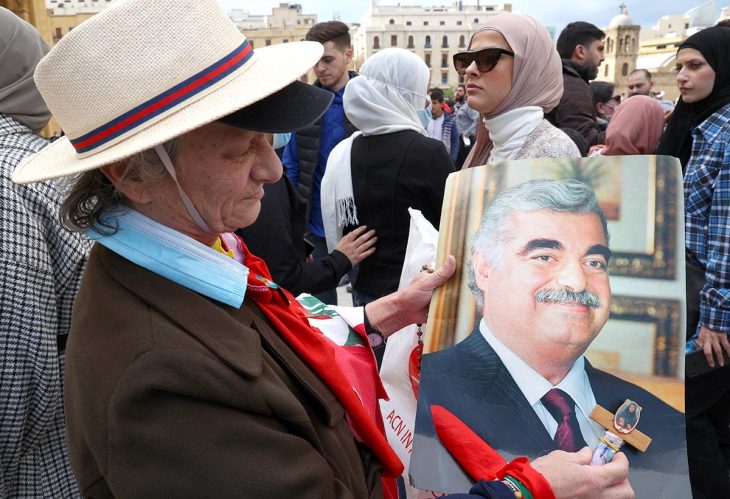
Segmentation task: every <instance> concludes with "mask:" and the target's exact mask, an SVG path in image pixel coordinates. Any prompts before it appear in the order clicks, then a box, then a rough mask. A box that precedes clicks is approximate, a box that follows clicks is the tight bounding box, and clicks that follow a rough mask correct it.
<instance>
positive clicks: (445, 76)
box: [441, 71, 449, 85]
mask: <svg viewBox="0 0 730 499" xmlns="http://www.w3.org/2000/svg"><path fill="white" fill-rule="evenodd" d="M448 83H449V73H447V72H446V71H444V72H443V73H441V84H442V85H448Z"/></svg>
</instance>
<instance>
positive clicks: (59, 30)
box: [56, 28, 63, 39]
mask: <svg viewBox="0 0 730 499" xmlns="http://www.w3.org/2000/svg"><path fill="white" fill-rule="evenodd" d="M62 36H63V31H62V30H61V28H56V38H59V39H60V38H61V37H62Z"/></svg>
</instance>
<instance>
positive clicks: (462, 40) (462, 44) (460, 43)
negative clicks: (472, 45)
mask: <svg viewBox="0 0 730 499" xmlns="http://www.w3.org/2000/svg"><path fill="white" fill-rule="evenodd" d="M464 41H465V39H464V35H461V36H459V48H460V49H463V48H464V47H466V43H464Z"/></svg>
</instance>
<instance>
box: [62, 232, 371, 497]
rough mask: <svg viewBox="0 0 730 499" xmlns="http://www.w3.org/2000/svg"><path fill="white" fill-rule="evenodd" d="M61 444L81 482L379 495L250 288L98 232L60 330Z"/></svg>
mask: <svg viewBox="0 0 730 499" xmlns="http://www.w3.org/2000/svg"><path fill="white" fill-rule="evenodd" d="M65 389H66V402H65V405H66V407H65V408H66V416H67V431H68V440H69V453H70V457H71V462H72V465H73V468H74V473H75V475H76V478H77V480H78V481H79V485H80V487H81V490H82V493H83V494H84V496H87V497H120V498H127V497H128V498H147V497H148V498H161V497H174V498H188V497H190V498H193V497H196V498H197V497H215V498H227V497H236V498H244V497H245V498H259V497H260V498H267V499H268V498H276V497H282V498H294V497H296V498H317V499H320V498H344V497H348V498H349V497H353V498H368V497H380V496H381V495H382V490H381V487H380V480H379V476H380V466H379V464H378V463H377V462H376V460H374V459H373V458H372V457H371V454H370V453H369V452H368V451H366V450H363V449H362V448H361V447H359V446H358V445H356V444H355V442H354V440H353V437H352V434H351V432H350V429H349V427H348V425H347V422H346V420H345V417H344V411H343V408H342V406H341V405H340V404H339V402H338V401H337V400H336V399H335V398H334V396H333V395H332V393H331V392H330V391H329V389H327V387H325V386H324V384H323V383H322V382H321V381H320V380H319V378H318V377H317V376H316V375H315V374H314V373H313V372H312V371H311V369H309V368H308V367H307V366H306V365H304V363H303V362H302V361H301V360H300V359H299V358H298V357H297V356H296V354H294V353H293V351H292V350H291V349H290V348H289V347H288V346H287V345H286V344H285V343H284V342H283V341H282V340H281V338H280V337H279V336H278V335H277V334H276V332H275V331H274V330H272V328H271V326H270V324H269V323H268V321H267V320H266V319H265V317H264V316H263V314H262V313H261V311H260V310H259V309H258V308H257V307H256V306H255V305H254V304H253V303H252V301H251V300H248V299H247V300H245V301H244V305H243V306H242V307H241V309H240V310H236V309H233V308H232V307H228V306H225V305H221V304H219V303H218V302H214V301H211V300H208V299H207V298H204V297H202V296H201V295H199V294H197V293H195V292H193V291H190V290H188V289H186V288H184V287H182V286H179V285H177V284H175V283H173V282H171V281H169V280H166V279H165V278H163V277H160V276H158V275H156V274H154V273H151V272H149V271H147V270H145V269H143V268H141V267H139V266H137V265H134V264H132V263H130V262H129V261H127V260H125V259H124V258H122V257H120V256H118V255H116V254H115V253H113V252H111V251H109V250H108V249H106V248H104V247H102V246H100V245H96V246H95V247H94V249H93V251H92V254H91V258H90V259H89V263H88V265H87V268H86V272H85V274H84V277H83V281H82V284H81V290H80V292H79V295H78V298H77V301H76V304H75V307H74V317H73V325H72V329H71V334H70V338H69V343H68V354H67V364H66V383H65Z"/></svg>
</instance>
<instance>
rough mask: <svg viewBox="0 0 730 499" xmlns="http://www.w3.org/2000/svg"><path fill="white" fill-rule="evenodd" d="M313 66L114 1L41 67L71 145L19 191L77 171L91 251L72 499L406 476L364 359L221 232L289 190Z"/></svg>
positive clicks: (198, 3) (378, 305)
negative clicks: (270, 193) (288, 142)
mask: <svg viewBox="0 0 730 499" xmlns="http://www.w3.org/2000/svg"><path fill="white" fill-rule="evenodd" d="M321 54H322V46H321V45H319V44H316V43H313V42H301V43H288V44H282V45H274V46H270V47H266V48H263V49H257V50H256V52H254V50H253V47H252V46H251V44H250V43H249V42H248V41H247V40H246V39H245V37H244V36H243V35H242V34H241V33H240V32H239V31H238V30H237V29H236V27H235V26H234V25H233V23H231V22H230V20H229V19H228V18H227V17H226V15H225V13H224V12H223V11H222V10H221V9H220V7H219V6H218V5H217V2H216V1H215V0H194V1H193V0H186V1H183V0H156V1H155V2H148V1H146V0H117V1H116V2H115V3H113V4H112V5H111V6H110V7H109V8H108V9H107V10H105V11H103V12H102V13H101V14H99V15H97V16H95V17H94V18H92V19H91V20H89V21H86V22H85V23H83V24H82V25H81V26H79V27H77V28H76V29H74V30H73V32H71V33H69V35H67V36H66V37H64V39H63V40H62V41H61V42H60V43H59V44H58V45H57V46H56V47H54V49H53V50H52V51H51V52H50V53H49V54H48V56H47V57H46V58H45V59H44V60H43V61H41V63H40V64H39V65H38V68H37V70H36V74H35V80H36V82H37V84H38V87H39V89H40V91H41V94H42V95H43V97H44V99H45V100H46V102H47V103H48V105H49V107H50V109H51V111H53V113H54V114H55V116H56V117H57V118H58V119H59V121H60V123H61V124H62V126H63V127H64V129H65V131H66V137H65V138H63V139H61V140H58V141H56V142H54V143H53V144H51V145H50V146H48V147H47V148H45V149H43V150H42V151H40V152H39V153H38V154H36V155H34V156H32V157H30V158H29V159H27V160H25V161H24V162H22V163H21V164H20V165H19V166H18V168H17V169H16V170H15V172H14V173H13V180H15V181H16V182H20V183H27V182H34V181H39V180H43V179H46V178H51V177H58V176H63V175H74V174H75V175H77V176H76V178H75V180H74V185H73V187H72V189H71V191H70V194H69V196H68V198H67V200H66V202H65V205H64V207H63V210H62V211H63V213H62V216H63V220H64V221H65V223H66V224H67V225H68V226H69V227H71V228H73V229H75V230H82V231H85V232H86V233H87V234H89V235H90V236H92V237H93V238H94V239H95V240H96V244H95V246H94V248H93V249H92V252H91V255H90V257H89V262H88V265H87V268H86V270H85V274H84V278H83V281H82V284H81V289H80V291H79V295H78V299H77V301H76V303H75V308H74V317H73V324H72V333H71V335H70V340H69V344H68V363H67V376H66V385H65V388H66V401H65V408H66V414H67V433H68V440H69V453H70V457H71V462H72V465H73V468H74V472H75V474H76V477H77V479H78V482H79V485H80V487H81V491H82V493H83V494H84V495H85V496H90V497H135V498H140V497H154V498H157V497H165V496H168V497H247V498H251V497H267V498H268V497H313V498H322V497H358V498H360V497H381V496H383V495H384V493H385V492H384V489H383V487H382V486H381V480H380V477H381V475H383V476H390V477H393V476H396V475H397V474H398V473H400V472H401V470H402V465H401V463H400V462H399V461H398V458H397V457H396V455H395V453H394V452H393V451H392V449H391V448H390V447H389V446H388V444H387V442H386V440H385V438H384V436H383V433H382V420H378V412H377V405H376V398H377V397H378V396H382V395H383V390H382V386H381V385H380V381H379V378H378V377H377V372H376V370H375V364H374V358H373V356H372V353H371V352H369V351H368V350H366V349H363V348H360V350H359V351H364V352H365V353H366V354H365V355H359V356H358V355H351V356H349V357H348V355H346V354H345V353H344V350H345V349H344V348H340V347H336V346H335V344H334V343H332V342H330V341H329V340H328V339H327V338H325V337H324V336H323V335H322V334H321V333H320V332H319V330H317V329H313V328H312V327H311V326H310V325H309V323H308V322H307V313H306V312H305V310H304V309H303V308H302V307H301V306H300V305H299V304H298V303H297V301H296V300H295V299H294V298H293V297H292V296H291V294H289V293H288V292H286V291H284V290H282V289H281V288H279V287H278V286H277V285H276V284H275V283H273V282H272V281H271V280H270V278H269V274H268V270H267V269H266V266H265V265H264V264H263V262H262V261H261V260H260V259H259V258H257V257H256V256H254V255H252V254H250V253H249V252H248V250H247V248H246V245H245V243H244V242H243V241H242V240H241V239H239V238H237V237H236V236H235V235H234V234H233V231H234V230H235V229H238V228H241V227H244V226H246V225H247V224H250V223H251V222H252V221H253V220H254V219H255V218H256V216H257V214H258V212H259V208H260V199H261V196H262V194H263V189H262V185H263V184H264V183H267V182H273V181H275V180H276V179H277V178H279V176H280V175H281V164H280V163H279V161H278V159H277V157H276V155H275V153H274V150H273V149H272V147H271V145H270V144H269V140H268V134H269V133H271V132H282V131H290V130H295V129H297V128H298V127H301V126H303V125H306V124H308V123H310V122H312V121H314V120H315V119H316V118H318V117H319V116H320V115H321V114H322V113H323V112H324V110H325V109H326V108H327V106H328V105H329V102H330V99H331V94H328V93H327V92H324V91H322V90H319V89H317V88H315V87H311V86H308V85H304V84H302V83H300V82H298V81H295V80H296V79H297V78H298V77H299V75H301V74H303V73H304V72H305V71H306V70H307V69H308V68H309V67H311V66H312V65H313V64H314V63H315V62H316V61H317V60H318V59H319V58H320V57H321ZM453 270H454V261H453V259H449V260H448V262H447V264H446V265H445V266H444V267H443V268H441V269H439V270H436V271H435V272H433V273H425V272H424V273H422V274H421V275H420V276H419V277H417V278H416V279H415V280H414V282H413V283H411V284H410V285H409V286H408V287H406V288H405V289H404V290H401V291H399V292H397V293H395V294H393V295H389V296H388V297H384V298H382V299H380V300H377V301H375V302H373V303H370V304H368V306H367V308H366V310H365V311H364V323H365V326H364V330H365V331H369V332H371V333H373V334H375V333H377V331H378V330H379V331H380V332H382V333H384V334H385V335H388V334H389V333H390V332H393V331H395V330H397V329H399V328H401V327H403V326H404V325H406V324H409V323H413V322H423V321H424V320H425V316H426V309H427V304H428V301H429V299H430V294H431V291H432V290H433V288H434V287H436V286H438V285H440V284H441V283H443V282H444V281H445V280H446V279H447V278H448V276H449V275H450V274H451V273H452V272H453ZM357 310H360V311H361V313H362V309H357ZM357 329H358V330H359V331H361V333H362V328H357ZM359 337H360V335H358V338H359ZM363 337H364V335H363ZM355 350H357V347H356V348H355ZM355 357H357V359H359V361H357V362H353V363H349V364H347V363H346V361H347V359H352V358H355ZM541 459H543V461H542V464H538V461H539V460H538V461H535V467H536V468H539V469H540V470H541V471H542V472H543V473H544V475H545V477H546V478H547V480H548V481H549V482H550V483H551V484H553V486H554V488H555V490H556V493H557V492H558V491H561V490H565V491H567V490H569V489H567V488H565V483H566V482H565V478H564V476H568V477H579V478H576V479H574V480H573V482H571V489H570V490H572V489H573V488H574V486H578V487H579V490H582V489H581V488H580V487H583V488H586V487H588V488H589V490H591V491H592V492H596V491H598V490H599V489H600V488H601V487H602V486H604V485H605V484H607V483H609V482H610V483H612V482H613V481H615V480H619V481H620V480H625V477H626V474H627V469H626V467H625V466H624V467H623V468H621V467H620V466H613V467H611V465H607V466H606V467H605V470H604V469H600V470H598V471H596V472H591V471H590V469H588V468H590V467H588V466H580V467H579V465H577V464H575V462H573V461H571V460H570V459H566V457H565V456H552V457H550V456H548V457H546V458H541ZM558 463H563V464H565V465H567V466H568V467H569V468H570V469H569V470H568V471H569V472H568V473H566V470H565V469H563V468H560V467H558V466H557V464H558ZM584 469H587V470H584ZM584 471H586V472H584ZM576 481H577V482H580V483H576ZM601 484H603V485H601ZM493 485H494V486H499V487H502V488H501V489H500V490H501V491H502V493H503V494H504V491H505V490H507V489H506V487H507V485H504V484H501V483H499V482H495V483H494V484H493ZM386 490H388V489H386ZM563 496H564V494H559V495H558V497H563ZM573 496H575V495H573ZM481 497H490V496H489V495H486V493H485V494H483V495H481ZM495 497H496V496H495ZM581 497H583V496H581ZM585 497H588V496H585ZM592 497H600V495H599V494H596V493H594V494H593V495H592Z"/></svg>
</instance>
